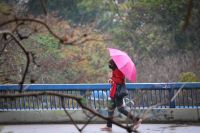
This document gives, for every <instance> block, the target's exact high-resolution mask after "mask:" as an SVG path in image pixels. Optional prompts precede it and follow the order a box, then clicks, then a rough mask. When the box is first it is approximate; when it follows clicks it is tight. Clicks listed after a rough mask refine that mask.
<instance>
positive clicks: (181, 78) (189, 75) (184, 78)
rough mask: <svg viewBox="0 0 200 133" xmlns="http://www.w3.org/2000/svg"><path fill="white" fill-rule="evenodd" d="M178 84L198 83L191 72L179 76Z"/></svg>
mask: <svg viewBox="0 0 200 133" xmlns="http://www.w3.org/2000/svg"><path fill="white" fill-rule="evenodd" d="M179 81H180V82H198V81H199V80H198V78H197V76H196V75H195V74H194V73H193V72H184V73H181V74H180V76H179Z"/></svg>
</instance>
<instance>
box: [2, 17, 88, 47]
mask: <svg viewBox="0 0 200 133" xmlns="http://www.w3.org/2000/svg"><path fill="white" fill-rule="evenodd" d="M24 21H26V22H34V23H38V24H41V25H43V26H44V27H45V28H46V29H47V30H48V31H49V33H50V34H51V35H53V36H54V37H55V38H56V39H58V40H59V41H60V43H63V44H67V45H72V44H74V43H76V42H77V41H79V40H80V39H82V38H85V37H86V36H87V35H86V34H83V35H82V36H80V37H79V38H78V39H76V40H73V41H71V42H66V41H65V39H64V38H63V37H60V36H58V35H57V34H56V33H54V32H53V31H52V30H51V28H50V27H49V25H47V24H46V23H45V22H43V21H41V20H38V19H34V18H13V19H10V20H7V21H4V22H3V23H1V24H0V27H2V26H5V25H8V24H11V23H15V22H24Z"/></svg>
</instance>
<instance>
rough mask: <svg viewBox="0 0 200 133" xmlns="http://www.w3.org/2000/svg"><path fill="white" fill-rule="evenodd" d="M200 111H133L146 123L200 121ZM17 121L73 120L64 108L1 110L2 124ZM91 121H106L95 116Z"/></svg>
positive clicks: (77, 116) (79, 116) (80, 116)
mask: <svg viewBox="0 0 200 133" xmlns="http://www.w3.org/2000/svg"><path fill="white" fill-rule="evenodd" d="M199 112H200V110H199V109H152V110H147V109H136V110H134V111H132V113H133V114H134V115H135V116H140V117H144V118H145V120H144V122H146V123H173V122H200V114H199ZM69 113H70V114H71V116H72V117H73V119H74V120H75V121H76V122H78V123H84V122H86V121H87V119H88V118H87V116H85V115H84V113H83V112H82V111H81V110H76V111H71V110H70V111H69ZM99 113H100V114H102V115H104V116H107V111H106V110H99ZM115 116H117V117H116V119H117V120H119V121H122V122H123V121H125V120H126V117H125V116H123V115H121V114H119V113H118V112H117V111H116V113H115ZM16 123H17V124H20V123H21V124H26V123H27V124H28V123H71V120H70V119H69V117H68V116H67V115H66V114H65V112H64V111H62V110H58V111H51V110H44V111H5V112H0V124H16ZM91 123H105V121H104V120H102V119H100V118H97V117H95V118H94V119H93V120H92V122H91Z"/></svg>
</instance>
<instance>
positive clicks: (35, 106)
mask: <svg viewBox="0 0 200 133" xmlns="http://www.w3.org/2000/svg"><path fill="white" fill-rule="evenodd" d="M110 87H111V86H110V85H109V84H25V85H24V86H23V88H24V90H25V91H24V92H23V93H31V92H38V91H55V92H57V93H64V94H71V95H75V96H82V97H83V100H84V102H85V103H86V104H87V106H90V107H91V108H94V109H105V108H107V106H108V104H109V101H110V98H109V89H110ZM126 87H127V89H128V91H129V95H128V96H127V97H125V98H124V104H125V105H126V107H129V108H150V107H153V108H199V107H200V83H135V84H132V83H130V84H126ZM19 89H20V86H19V85H16V84H8V85H0V95H4V94H19ZM64 100H65V107H66V109H69V110H79V109H81V107H80V106H79V105H78V103H77V102H76V101H75V100H73V99H69V98H65V99H64ZM15 110H62V105H61V99H60V98H59V97H57V96H49V95H42V96H37V97H34V96H24V97H20V98H14V99H11V98H0V111H15Z"/></svg>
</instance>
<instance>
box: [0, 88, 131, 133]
mask: <svg viewBox="0 0 200 133" xmlns="http://www.w3.org/2000/svg"><path fill="white" fill-rule="evenodd" d="M41 95H50V96H57V97H60V98H61V101H62V107H63V109H64V110H65V113H66V114H67V115H68V116H69V117H70V119H71V120H73V119H72V118H71V116H70V114H69V113H68V112H67V111H66V109H65V106H64V100H63V99H64V98H70V99H73V100H76V102H77V103H78V104H79V105H80V106H81V107H82V109H85V110H87V111H89V112H90V113H92V114H93V115H94V116H98V117H99V118H101V119H103V120H106V121H108V120H110V121H111V122H112V123H113V124H115V125H117V126H119V127H121V128H124V129H126V130H127V132H129V133H130V132H135V130H133V129H132V126H128V125H127V126H125V125H122V124H120V123H118V122H116V121H114V120H113V119H110V118H108V117H105V116H103V115H101V114H99V113H98V112H97V111H95V110H92V109H91V108H89V107H87V106H85V105H84V104H83V103H82V99H83V97H80V96H74V95H69V94H61V93H57V92H52V91H45V92H33V93H20V94H4V95H0V98H11V99H13V98H20V97H25V96H34V97H38V96H41ZM94 116H92V117H91V118H90V119H92V118H93V117H94ZM90 121H91V120H89V121H88V122H87V123H89V122H90ZM72 122H73V124H74V125H75V126H76V128H77V129H78V130H79V131H80V132H81V131H82V130H83V129H84V127H85V126H86V125H84V126H83V127H82V128H79V127H78V126H77V125H76V123H75V122H74V121H72Z"/></svg>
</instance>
